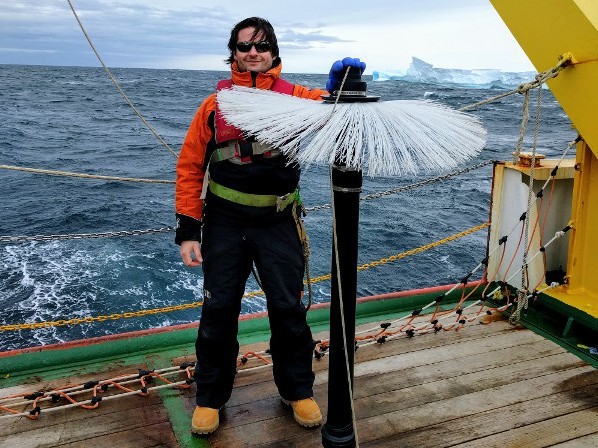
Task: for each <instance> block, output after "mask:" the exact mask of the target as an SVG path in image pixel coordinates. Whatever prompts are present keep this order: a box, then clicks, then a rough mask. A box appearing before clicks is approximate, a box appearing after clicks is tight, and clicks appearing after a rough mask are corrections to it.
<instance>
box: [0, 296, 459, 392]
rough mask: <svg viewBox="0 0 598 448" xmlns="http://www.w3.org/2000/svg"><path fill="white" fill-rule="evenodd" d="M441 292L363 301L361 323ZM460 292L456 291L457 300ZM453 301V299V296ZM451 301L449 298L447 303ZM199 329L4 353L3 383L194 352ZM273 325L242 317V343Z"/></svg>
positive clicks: (317, 327)
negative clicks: (5, 354)
mask: <svg viewBox="0 0 598 448" xmlns="http://www.w3.org/2000/svg"><path fill="white" fill-rule="evenodd" d="M437 296H438V293H430V294H419V295H414V296H408V297H400V298H394V299H386V300H376V301H371V302H363V303H359V304H358V305H357V323H358V324H362V323H366V322H371V321H374V320H376V319H379V318H380V316H382V315H383V316H385V318H388V319H392V318H396V316H397V315H399V314H401V313H405V312H408V311H409V312H410V311H412V310H413V309H416V308H419V307H422V306H424V305H425V304H427V303H429V302H430V301H433V300H434V299H435V298H436V297H437ZM457 300H458V297H457V296H455V299H454V301H457ZM454 301H453V302H454ZM450 302H451V301H449V300H447V303H450ZM308 321H309V324H310V326H311V327H312V331H313V332H314V333H317V332H320V331H324V330H327V329H328V321H329V309H328V308H319V309H312V310H310V311H309V313H308ZM196 335H197V330H196V329H195V328H190V329H182V330H176V331H172V332H166V333H157V334H149V335H143V336H136V337H131V338H127V339H120V340H115V341H106V342H101V343H97V344H90V345H87V346H81V347H71V348H68V349H54V350H40V351H31V352H29V353H22V354H18V355H15V356H11V357H7V358H0V388H2V387H10V386H14V385H18V384H24V383H27V382H31V381H38V380H39V379H40V378H42V379H44V380H52V379H56V378H61V377H65V376H72V375H76V374H86V373H93V372H98V371H102V370H108V369H111V368H115V367H126V366H129V365H131V366H134V365H140V364H141V365H147V366H148V367H151V366H154V365H156V364H157V363H156V360H158V359H162V358H168V360H164V361H165V362H166V364H162V365H161V366H160V365H158V366H156V368H159V367H165V366H167V365H170V363H171V361H170V359H172V358H176V357H180V356H185V355H189V354H193V353H194V343H195V338H196ZM269 335H270V327H269V325H268V319H267V318H265V317H264V318H255V319H248V320H241V321H240V322H239V343H240V344H242V345H244V344H251V343H254V342H261V341H264V340H267V339H268V338H269Z"/></svg>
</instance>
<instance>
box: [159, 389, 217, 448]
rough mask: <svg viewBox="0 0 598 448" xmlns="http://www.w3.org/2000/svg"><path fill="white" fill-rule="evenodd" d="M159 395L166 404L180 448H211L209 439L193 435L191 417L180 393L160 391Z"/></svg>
mask: <svg viewBox="0 0 598 448" xmlns="http://www.w3.org/2000/svg"><path fill="white" fill-rule="evenodd" d="M158 393H159V395H160V398H161V399H162V403H164V408H165V409H166V413H167V414H168V419H169V420H170V424H171V425H172V431H173V432H174V435H175V437H176V439H177V442H178V444H179V448H210V446H211V445H210V441H209V440H208V438H207V437H199V436H195V435H193V434H192V433H191V426H190V424H191V416H190V415H189V411H187V409H186V408H185V404H184V402H183V400H181V395H180V393H179V392H178V391H176V390H174V389H160V390H159V391H158Z"/></svg>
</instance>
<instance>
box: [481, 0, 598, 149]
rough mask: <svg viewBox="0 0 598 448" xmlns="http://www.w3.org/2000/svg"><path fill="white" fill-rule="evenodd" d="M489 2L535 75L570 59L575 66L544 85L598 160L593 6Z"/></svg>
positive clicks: (596, 7) (564, 1)
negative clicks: (563, 56) (561, 60)
mask: <svg viewBox="0 0 598 448" xmlns="http://www.w3.org/2000/svg"><path fill="white" fill-rule="evenodd" d="M490 1H491V3H492V5H493V6H494V9H496V11H497V12H498V14H499V15H500V16H501V18H502V20H503V21H504V22H505V24H506V25H507V27H508V28H509V30H510V31H511V33H512V34H513V36H514V37H515V39H516V40H517V42H519V45H520V46H521V48H522V49H523V51H524V52H525V53H526V54H527V57H528V58H529V59H530V61H531V62H532V64H534V67H536V70H538V72H543V71H545V70H547V69H549V68H551V67H553V66H554V65H555V64H556V63H557V62H558V60H559V57H560V56H562V55H565V54H566V53H571V54H572V55H573V59H574V61H573V63H574V64H575V65H573V66H572V67H569V68H568V69H566V70H563V71H562V72H561V73H560V74H559V76H557V77H556V78H554V79H551V80H549V81H548V82H547V84H548V87H550V90H551V91H552V93H553V94H554V96H555V98H556V99H557V100H558V102H559V103H560V104H561V106H562V107H563V109H564V110H565V112H566V113H567V115H568V116H569V118H570V119H571V121H572V122H573V123H574V125H575V127H576V128H577V130H578V131H579V133H580V134H581V135H582V136H583V138H584V140H585V141H586V142H587V143H588V145H589V146H590V148H592V149H593V151H594V154H598V126H597V125H596V117H598V1H596V0H516V1H515V0H490Z"/></svg>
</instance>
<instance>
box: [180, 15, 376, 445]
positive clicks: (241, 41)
mask: <svg viewBox="0 0 598 448" xmlns="http://www.w3.org/2000/svg"><path fill="white" fill-rule="evenodd" d="M228 48H229V50H230V57H229V58H228V60H227V62H228V63H229V64H231V79H230V80H225V81H221V82H219V83H218V86H217V90H220V89H223V88H228V87H230V86H231V85H232V84H236V85H242V86H247V87H256V88H260V89H271V90H274V91H277V92H280V93H285V94H289V95H294V96H297V97H302V98H310V99H314V100H317V99H320V97H321V95H325V94H327V92H326V91H325V90H319V89H314V90H309V89H308V88H306V87H303V86H300V85H293V84H291V83H289V82H287V81H284V80H283V79H281V78H280V72H281V68H282V65H281V60H280V57H279V49H278V43H277V39H276V35H275V33H274V29H273V28H272V26H271V25H270V23H269V22H268V21H267V20H264V19H261V18H258V17H251V18H248V19H245V20H243V21H241V22H239V23H238V24H237V25H235V27H234V28H233V29H232V31H231V35H230V40H229V43H228ZM346 60H348V61H349V62H348V63H346V64H344V63H340V61H337V70H336V71H335V72H334V74H332V73H331V80H332V81H333V82H332V83H331V80H329V83H328V84H327V85H329V86H335V85H336V86H337V87H338V83H339V82H338V81H339V77H340V76H341V75H342V69H343V67H344V66H346V65H354V66H359V67H360V68H361V69H362V70H363V68H364V65H363V63H359V60H357V59H356V60H351V59H350V58H346ZM338 63H340V66H339V65H338ZM357 64H360V65H357ZM339 67H340V69H339ZM299 176H300V169H299V167H298V166H297V165H296V164H289V163H288V159H287V158H286V157H285V156H284V155H282V154H281V153H280V152H279V151H278V150H276V149H273V148H269V147H267V146H265V145H262V144H259V143H257V142H255V140H254V139H252V138H245V137H244V135H243V133H242V131H241V130H239V129H237V128H235V127H234V126H231V125H229V124H228V123H227V122H226V121H225V120H224V119H223V117H222V115H221V114H220V112H219V110H218V104H217V102H216V93H214V94H212V95H210V96H209V97H208V98H207V99H206V100H204V102H203V103H202V104H201V106H200V107H199V109H198V111H197V113H196V115H195V117H194V119H193V121H192V123H191V126H190V127H189V131H188V133H187V136H186V138H185V141H184V143H183V146H182V148H181V152H180V155H179V160H178V164H177V184H176V212H177V229H176V243H177V244H180V246H181V257H182V259H183V262H184V264H185V265H186V266H189V267H195V266H199V265H200V264H202V263H203V272H204V294H203V299H204V304H203V308H202V315H201V321H200V325H199V330H198V336H197V341H196V344H195V346H196V354H197V364H196V367H195V382H196V384H197V399H196V401H197V407H196V408H195V411H194V413H193V419H192V424H191V427H192V431H193V432H195V433H198V434H209V433H211V432H213V431H215V430H216V429H217V428H218V425H219V410H220V409H221V408H222V407H223V406H224V404H225V403H226V402H227V401H228V399H229V398H230V395H231V392H232V387H233V382H234V378H235V374H236V366H237V356H238V352H239V344H238V342H237V330H238V323H237V322H238V316H239V313H240V310H241V298H242V296H243V292H244V290H245V283H246V281H247V278H248V277H249V274H250V272H251V269H252V265H253V263H255V266H256V268H257V271H258V273H259V277H260V280H261V284H262V287H263V290H264V292H265V295H266V299H267V308H268V317H269V320H270V329H271V339H270V353H271V355H272V361H273V375H274V381H275V383H276V386H277V388H278V391H279V393H280V396H281V398H282V401H283V402H284V403H285V404H288V405H290V406H291V407H292V409H293V415H294V418H295V420H296V421H297V422H298V423H299V424H301V425H302V426H306V427H310V426H317V425H319V424H320V423H321V420H322V414H321V413H320V409H319V408H318V405H317V403H316V402H315V401H314V399H313V382H314V373H313V371H312V354H313V349H314V342H313V339H312V335H311V331H310V329H309V326H308V325H307V322H306V309H305V307H304V305H303V303H302V302H301V296H302V292H303V275H304V270H305V259H304V252H303V247H302V241H301V240H300V236H299V235H298V231H297V225H298V224H299V223H298V222H296V219H295V217H294V213H293V211H294V209H295V211H296V208H297V207H298V198H299V195H298V184H299ZM204 197H205V200H204V199H203V198H204ZM200 242H201V248H200Z"/></svg>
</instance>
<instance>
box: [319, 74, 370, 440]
mask: <svg viewBox="0 0 598 448" xmlns="http://www.w3.org/2000/svg"><path fill="white" fill-rule="evenodd" d="M345 86H346V87H345V88H344V89H343V90H345V91H346V92H347V94H344V93H343V92H342V91H341V92H333V94H332V95H330V96H329V97H327V98H324V100H325V101H326V102H329V103H335V102H370V101H377V100H378V99H379V97H373V96H367V95H366V90H367V85H366V83H365V82H363V81H362V80H361V70H355V69H353V68H351V70H350V72H349V74H348V76H347V80H346V83H345ZM342 160H343V157H342V154H339V155H338V156H337V157H336V160H335V163H334V166H333V167H332V176H331V182H332V196H333V201H334V208H333V210H334V223H335V230H334V231H335V232H336V238H335V242H333V247H332V278H331V295H330V348H329V356H330V361H329V367H328V415H327V418H326V423H325V424H324V426H323V427H322V445H323V446H324V447H325V448H353V447H355V446H356V440H357V438H356V433H355V428H354V427H353V406H352V403H351V399H352V393H351V391H352V390H353V365H354V359H355V308H356V302H357V243H358V235H359V194H360V192H361V185H362V182H363V173H362V172H361V171H359V170H350V169H347V168H346V167H345V164H344V163H343V161H342ZM335 243H336V244H335ZM337 252H338V253H337ZM337 255H338V256H337ZM337 259H338V266H337ZM337 268H338V273H340V274H338V275H337ZM339 275H340V290H339ZM341 301H342V304H341ZM341 305H342V314H341ZM343 317H344V323H345V325H344V327H345V328H344V338H343V321H342V319H343ZM345 341H346V345H347V347H346V348H347V349H346V350H345Z"/></svg>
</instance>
